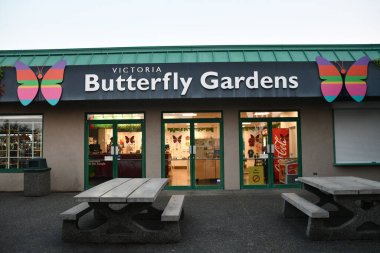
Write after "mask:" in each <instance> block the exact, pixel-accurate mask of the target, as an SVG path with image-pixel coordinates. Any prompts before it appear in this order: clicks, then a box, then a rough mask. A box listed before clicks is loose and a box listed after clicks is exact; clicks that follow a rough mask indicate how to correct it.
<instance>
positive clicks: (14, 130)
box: [0, 115, 42, 169]
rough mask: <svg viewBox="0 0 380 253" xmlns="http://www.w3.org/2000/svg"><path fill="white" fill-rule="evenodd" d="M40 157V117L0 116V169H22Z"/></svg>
mask: <svg viewBox="0 0 380 253" xmlns="http://www.w3.org/2000/svg"><path fill="white" fill-rule="evenodd" d="M35 157H42V116H40V115H25V116H24V115H18V116H0V169H22V168H25V167H26V166H27V163H28V160H29V159H31V158H35Z"/></svg>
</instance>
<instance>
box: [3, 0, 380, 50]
mask: <svg viewBox="0 0 380 253" xmlns="http://www.w3.org/2000/svg"><path fill="white" fill-rule="evenodd" d="M379 15H380V1H379V0H261V1H259V0H250V1H249V0H187V1H186V0H156V1H153V0H124V1H122V0H111V1H106V0H64V1H62V0H50V1H48V0H0V50H18V49H54V48H55V49H61V48H95V47H139V46H189V45H281V44H379V43H380V29H379V25H380V22H379V18H378V17H379Z"/></svg>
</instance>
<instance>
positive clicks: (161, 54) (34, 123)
mask: <svg viewBox="0 0 380 253" xmlns="http://www.w3.org/2000/svg"><path fill="white" fill-rule="evenodd" d="M379 58H380V45H345V46H344V45H336V46H311V45H309V46H281V47H280V46H268V47H264V46H225V47H223V46H215V47H211V46H210V47H155V48H104V49H72V50H37V51H0V66H1V73H2V74H3V78H2V79H1V81H0V84H1V85H2V86H1V87H2V88H1V90H2V96H1V97H0V103H1V108H0V124H1V125H0V126H1V129H0V131H1V133H0V190H1V191H21V190H23V168H24V167H25V166H27V161H28V159H30V158H36V157H44V158H46V159H47V163H48V165H49V167H51V168H52V170H51V187H52V190H54V191H81V190H83V189H85V188H89V187H91V186H93V185H96V184H99V183H101V182H103V181H105V180H109V179H111V178H115V177H167V178H169V186H168V189H250V188H282V187H297V186H298V185H297V183H296V182H295V178H296V177H298V176H313V175H318V176H339V175H352V176H359V177H363V178H370V179H375V180H380V171H379V169H380V156H379V154H380V145H378V144H377V142H378V138H377V128H376V126H377V123H380V69H379V67H378V65H377V63H378V62H377V59H379Z"/></svg>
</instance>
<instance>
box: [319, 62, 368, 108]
mask: <svg viewBox="0 0 380 253" xmlns="http://www.w3.org/2000/svg"><path fill="white" fill-rule="evenodd" d="M315 60H316V61H317V64H318V69H319V76H320V77H321V79H322V80H323V81H322V83H321V90H322V94H323V97H324V98H325V99H326V101H327V102H330V103H331V102H333V101H334V100H335V99H336V97H337V96H338V95H339V94H340V92H341V90H342V87H343V84H344V85H345V87H346V90H347V92H348V94H350V96H351V97H352V98H353V99H354V100H355V101H356V102H361V101H362V100H363V99H364V96H365V94H366V91H367V84H366V82H365V80H366V79H367V75H368V63H369V61H370V59H369V57H368V56H364V57H362V58H360V59H359V60H357V61H356V62H355V63H354V64H352V66H351V67H350V68H349V69H348V71H347V72H346V69H345V68H344V65H343V63H342V65H341V66H339V68H340V70H338V69H337V68H336V67H335V66H334V65H333V64H332V63H331V62H329V61H328V60H326V59H325V58H323V57H321V56H318V57H317V58H316V59H315Z"/></svg>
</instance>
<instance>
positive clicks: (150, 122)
mask: <svg viewBox="0 0 380 253" xmlns="http://www.w3.org/2000/svg"><path fill="white" fill-rule="evenodd" d="M240 110H251V111H255V110H261V111H262V110H268V111H269V110H271V111H281V110H298V111H299V112H300V118H301V140H302V152H301V153H302V167H303V175H304V176H312V175H313V174H314V173H317V175H318V176H338V175H352V176H359V177H364V178H369V179H375V180H380V170H379V169H380V167H379V166H367V167H366V166H362V167H345V166H341V167H337V166H333V135H332V132H333V129H332V127H333V124H332V107H331V105H330V104H328V103H326V102H325V101H323V100H322V99H313V100H312V99H297V100H295V99H292V100H286V99H260V100H259V99H243V100H239V101H237V100H217V99H213V100H184V101H179V100H166V101H114V102H102V103H95V102H70V103H69V102H61V103H59V104H58V105H57V106H56V107H51V106H50V105H48V104H47V103H45V102H41V103H37V102H34V103H32V104H31V105H30V106H28V107H23V106H22V105H21V104H19V103H11V104H3V105H2V107H1V108H0V113H1V114H33V113H36V114H40V113H42V114H43V115H44V129H43V140H44V141H43V144H44V148H43V150H44V157H46V159H47V162H48V165H49V166H50V167H51V168H52V171H51V183H52V185H51V186H52V190H53V191H82V190H83V188H84V159H85V158H84V125H85V113H86V112H93V113H94V112H96V113H99V112H112V113H117V112H124V113H128V112H144V113H145V122H146V176H147V177H161V112H165V111H172V112H173V111H222V112H223V126H224V132H223V136H224V155H225V160H224V181H225V184H224V188H225V189H239V188H240V168H239V130H238V129H239V125H238V122H239V121H238V119H239V115H238V113H239V111H240ZM22 190H23V174H22V173H0V191H22Z"/></svg>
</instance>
